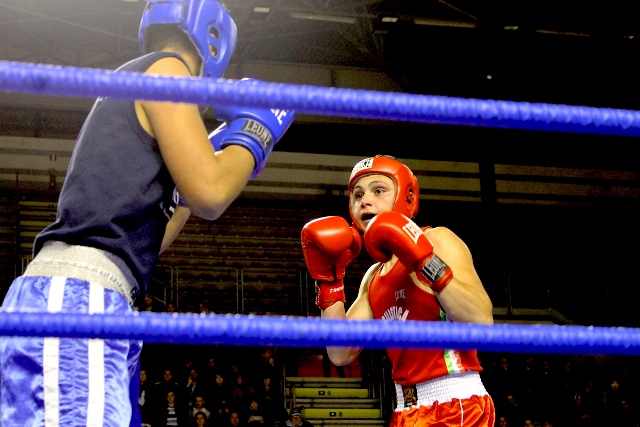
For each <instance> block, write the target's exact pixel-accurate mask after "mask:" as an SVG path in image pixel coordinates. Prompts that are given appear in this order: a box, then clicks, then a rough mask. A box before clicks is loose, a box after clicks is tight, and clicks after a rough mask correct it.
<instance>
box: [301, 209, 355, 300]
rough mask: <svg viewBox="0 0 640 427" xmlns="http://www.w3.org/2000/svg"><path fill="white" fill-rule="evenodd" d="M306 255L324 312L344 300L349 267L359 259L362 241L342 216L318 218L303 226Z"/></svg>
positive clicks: (302, 236)
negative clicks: (345, 276) (345, 279)
mask: <svg viewBox="0 0 640 427" xmlns="http://www.w3.org/2000/svg"><path fill="white" fill-rule="evenodd" d="M300 239H301V241H302V253H303V254H304V260H305V262H306V263H307V268H308V269H309V273H310V274H311V277H313V278H314V279H316V305H317V306H318V307H320V309H321V310H325V309H326V308H327V307H329V306H331V305H333V304H335V303H336V302H338V301H342V302H346V301H347V300H346V299H345V297H344V282H343V279H344V275H345V269H346V267H347V266H348V265H349V264H351V262H353V260H354V259H356V258H357V256H358V254H359V253H360V249H361V248H362V239H361V237H360V234H359V233H358V231H357V230H355V229H353V228H351V227H350V226H349V224H348V223H347V221H346V220H345V219H344V218H342V217H339V216H326V217H323V218H318V219H314V220H313V221H310V222H308V223H306V224H305V226H304V227H302V233H301V235H300Z"/></svg>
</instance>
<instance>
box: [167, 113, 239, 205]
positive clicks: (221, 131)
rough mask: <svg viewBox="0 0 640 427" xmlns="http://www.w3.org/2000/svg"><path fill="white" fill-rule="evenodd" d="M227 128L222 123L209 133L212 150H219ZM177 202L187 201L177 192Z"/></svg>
mask: <svg viewBox="0 0 640 427" xmlns="http://www.w3.org/2000/svg"><path fill="white" fill-rule="evenodd" d="M228 131H229V128H227V124H226V123H223V124H221V125H220V126H218V127H217V128H216V130H214V131H213V132H211V133H210V134H209V142H210V143H211V146H212V147H213V149H214V151H220V150H222V148H221V147H220V143H221V142H222V138H224V136H225V135H226V134H227V132H228ZM178 204H179V205H182V206H187V207H188V205H187V202H186V201H185V200H184V199H183V198H182V196H181V195H180V193H178Z"/></svg>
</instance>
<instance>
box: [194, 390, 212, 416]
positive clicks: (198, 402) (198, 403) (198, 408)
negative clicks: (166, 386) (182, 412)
mask: <svg viewBox="0 0 640 427" xmlns="http://www.w3.org/2000/svg"><path fill="white" fill-rule="evenodd" d="M205 403H206V400H205V398H204V397H202V396H200V395H196V396H195V397H194V398H193V407H192V408H191V410H190V411H189V419H190V420H191V421H192V422H194V421H196V415H198V414H199V413H203V414H204V415H206V417H207V422H208V421H209V418H210V417H211V411H209V410H208V409H207V408H205V407H204V405H205Z"/></svg>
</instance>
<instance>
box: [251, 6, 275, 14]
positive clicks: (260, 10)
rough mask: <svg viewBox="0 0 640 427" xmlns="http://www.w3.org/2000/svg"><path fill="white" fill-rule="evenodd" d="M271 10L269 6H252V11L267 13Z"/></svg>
mask: <svg viewBox="0 0 640 427" xmlns="http://www.w3.org/2000/svg"><path fill="white" fill-rule="evenodd" d="M270 10H271V8H269V7H254V8H253V11H254V12H258V13H269V11H270Z"/></svg>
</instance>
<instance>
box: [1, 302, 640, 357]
mask: <svg viewBox="0 0 640 427" xmlns="http://www.w3.org/2000/svg"><path fill="white" fill-rule="evenodd" d="M0 335H17V336H28V337H44V336H52V337H72V338H103V339H136V340H144V341H145V342H147V343H171V344H178V343H182V344H210V345H243V346H262V345H273V346H281V347H324V346H327V345H338V346H339V345H342V346H347V345H353V346H358V347H364V348H457V349H477V350H482V351H496V352H497V351H504V352H514V353H564V354H608V355H614V354H617V355H638V354H640V329H635V328H623V327H612V328H607V327H587V326H560V325H542V324H541V325H513V324H495V325H475V324H463V323H460V324H456V323H443V322H421V321H405V322H390V321H383V320H366V321H353V320H328V319H320V318H313V317H312V318H305V317H286V316H282V317H276V316H254V315H199V314H169V313H134V314H133V315H126V316H123V315H112V314H79V313H40V312H8V311H7V312H0Z"/></svg>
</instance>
